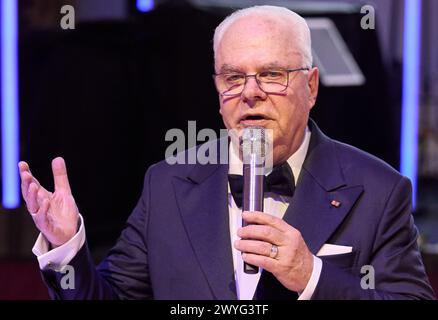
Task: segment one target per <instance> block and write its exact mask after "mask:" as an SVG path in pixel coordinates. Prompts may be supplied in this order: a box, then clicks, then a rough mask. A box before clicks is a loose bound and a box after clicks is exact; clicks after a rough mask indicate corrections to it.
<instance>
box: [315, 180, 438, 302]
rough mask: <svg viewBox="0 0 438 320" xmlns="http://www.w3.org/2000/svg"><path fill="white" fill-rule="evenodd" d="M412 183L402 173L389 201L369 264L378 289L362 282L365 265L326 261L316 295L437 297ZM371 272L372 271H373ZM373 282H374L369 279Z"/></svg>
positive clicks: (337, 296) (364, 297)
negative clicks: (419, 240)
mask: <svg viewBox="0 0 438 320" xmlns="http://www.w3.org/2000/svg"><path fill="white" fill-rule="evenodd" d="M417 237H418V231H417V229H416V227H415V225H414V221H413V217H412V214H411V184H410V181H409V180H408V179H407V178H405V177H401V178H400V180H399V181H398V182H397V183H396V184H395V186H394V188H393V190H392V192H391V194H390V196H389V198H388V200H387V201H386V205H385V208H384V210H383V214H382V216H381V220H380V223H379V225H378V227H377V233H376V238H375V239H374V244H373V252H372V255H371V258H370V261H369V265H370V266H372V267H373V268H374V276H375V279H374V289H372V288H370V286H369V285H368V286H364V287H365V288H362V286H361V280H362V278H363V277H364V276H365V275H366V274H365V273H364V274H362V273H361V267H358V268H353V269H342V268H339V267H338V266H335V265H333V264H331V263H330V262H329V261H325V260H324V257H321V258H322V260H323V266H322V270H321V276H320V279H319V282H318V285H317V287H316V289H315V291H314V294H313V296H312V299H435V294H434V292H433V290H432V288H431V286H430V284H429V281H428V278H427V275H426V272H425V269H424V266H423V262H422V259H421V255H420V252H419V249H418V246H417ZM370 275H371V274H370ZM369 284H370V283H369Z"/></svg>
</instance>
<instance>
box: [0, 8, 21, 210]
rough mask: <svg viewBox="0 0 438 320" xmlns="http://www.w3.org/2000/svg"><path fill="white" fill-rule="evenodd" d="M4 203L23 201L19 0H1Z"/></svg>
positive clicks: (15, 205) (12, 206)
mask: <svg viewBox="0 0 438 320" xmlns="http://www.w3.org/2000/svg"><path fill="white" fill-rule="evenodd" d="M0 1H1V7H0V24H1V26H0V29H1V35H0V42H1V53H0V55H1V66H0V70H1V117H2V118H1V134H2V136H1V139H2V140H1V141H2V204H3V207H4V208H8V209H13V208H17V207H18V206H19V205H20V194H19V192H20V190H19V177H18V167H17V163H18V157H19V132H18V130H19V128H18V24H17V19H18V14H17V1H16V0H0Z"/></svg>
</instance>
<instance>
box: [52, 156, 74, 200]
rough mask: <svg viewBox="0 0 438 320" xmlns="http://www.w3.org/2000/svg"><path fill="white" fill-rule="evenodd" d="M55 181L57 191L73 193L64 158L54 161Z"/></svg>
mask: <svg viewBox="0 0 438 320" xmlns="http://www.w3.org/2000/svg"><path fill="white" fill-rule="evenodd" d="M52 171H53V179H54V182H55V190H56V191H64V192H66V193H71V189H70V184H69V182H68V176H67V168H66V166H65V161H64V159H63V158H61V157H58V158H55V159H53V161H52Z"/></svg>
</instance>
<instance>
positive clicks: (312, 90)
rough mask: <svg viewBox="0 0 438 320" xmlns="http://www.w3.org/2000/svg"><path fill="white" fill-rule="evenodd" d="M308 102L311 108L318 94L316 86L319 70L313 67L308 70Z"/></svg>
mask: <svg viewBox="0 0 438 320" xmlns="http://www.w3.org/2000/svg"><path fill="white" fill-rule="evenodd" d="M308 86H309V104H310V108H312V107H313V106H314V105H315V103H316V97H317V96H318V88H319V70H318V68H316V67H314V68H312V69H310V70H309V81H308Z"/></svg>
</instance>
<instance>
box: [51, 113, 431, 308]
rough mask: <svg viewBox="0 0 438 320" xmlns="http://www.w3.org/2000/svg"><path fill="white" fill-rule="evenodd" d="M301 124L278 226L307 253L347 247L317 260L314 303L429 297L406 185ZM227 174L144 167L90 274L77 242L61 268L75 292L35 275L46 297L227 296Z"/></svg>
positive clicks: (212, 169)
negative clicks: (120, 225)
mask: <svg viewBox="0 0 438 320" xmlns="http://www.w3.org/2000/svg"><path fill="white" fill-rule="evenodd" d="M309 127H310V129H311V131H312V136H311V141H310V145H309V150H308V153H307V156H306V159H305V161H304V164H303V167H302V170H301V174H300V176H299V178H298V180H297V186H296V190H295V194H294V197H293V201H292V203H291V204H290V205H289V207H288V209H287V211H286V213H285V215H284V220H285V221H286V222H287V223H289V224H290V225H292V226H294V227H295V228H297V229H298V230H299V231H300V232H301V234H302V235H303V237H304V240H305V241H306V243H307V245H308V247H309V249H310V251H311V252H312V253H313V254H316V253H317V252H318V251H319V249H320V248H321V246H322V245H323V244H325V243H331V244H338V245H344V246H352V247H353V252H351V253H347V254H341V255H335V256H328V257H322V261H323V266H322V271H321V276H320V279H319V282H318V285H317V287H316V290H315V292H314V294H313V299H411V298H412V299H433V298H434V293H433V291H432V289H431V287H430V285H429V283H428V280H427V276H426V274H425V270H424V267H423V263H422V260H421V256H420V253H419V251H418V248H417V243H416V240H417V234H418V233H417V229H416V228H415V226H414V222H413V218H412V215H411V185H410V182H409V180H408V179H407V178H405V177H403V176H401V175H400V174H399V173H398V172H397V171H395V170H394V169H392V168H391V167H389V166H388V165H387V164H385V163H384V162H382V161H381V160H379V159H377V158H375V157H373V156H371V155H369V154H366V153H364V152H363V151H360V150H358V149H356V148H354V147H351V146H348V145H345V144H342V143H340V142H337V141H334V140H332V139H330V138H328V137H327V136H325V135H324V134H323V133H322V132H321V131H320V130H319V129H318V127H317V126H316V125H315V124H314V123H313V122H312V121H310V122H309ZM227 173H228V166H227V165H221V164H217V165H214V164H208V165H200V164H196V165H169V164H167V163H166V162H164V161H163V162H160V163H158V164H156V165H153V166H152V167H150V168H149V170H148V171H147V173H146V176H145V181H144V189H143V193H142V196H141V198H140V200H139V202H138V204H137V206H136V208H135V209H134V211H133V212H132V214H131V216H130V217H129V219H128V221H127V225H126V228H125V229H124V231H123V232H122V234H121V236H120V238H119V240H118V241H117V243H116V245H115V246H114V247H113V248H112V249H111V251H110V252H109V255H108V257H107V258H106V259H105V260H104V261H103V262H102V263H101V264H100V265H99V266H98V267H97V268H95V266H94V264H93V261H92V259H91V257H90V252H89V249H88V247H87V245H84V246H83V248H82V249H81V250H80V252H79V253H78V254H77V255H76V256H75V258H74V259H73V260H72V261H71V262H70V265H71V266H73V267H74V268H75V289H74V290H70V289H67V290H64V289H61V287H60V278H61V276H62V274H59V273H56V272H54V271H48V270H47V271H43V275H44V279H45V281H46V283H47V284H48V286H49V288H50V293H51V295H52V297H54V298H62V299H104V298H110V299H113V298H124V299H149V298H155V299H236V289H235V283H234V276H233V261H232V254H231V241H230V231H229V223H228V201H227ZM332 200H337V201H339V202H340V203H341V205H340V206H339V207H335V206H332V205H331V204H330V203H331V201H332ZM363 265H372V266H373V267H374V270H375V289H368V290H364V289H362V288H361V285H360V283H361V277H362V276H364V274H361V273H360V269H361V267H362V266H363ZM273 298H275V297H273Z"/></svg>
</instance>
